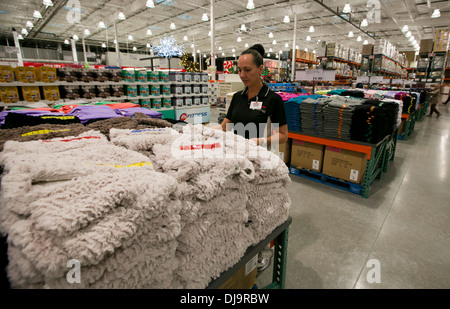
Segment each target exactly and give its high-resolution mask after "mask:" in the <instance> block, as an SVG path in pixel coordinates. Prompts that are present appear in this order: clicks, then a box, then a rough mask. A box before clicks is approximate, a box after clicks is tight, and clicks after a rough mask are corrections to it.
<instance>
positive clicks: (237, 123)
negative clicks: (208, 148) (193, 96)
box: [221, 44, 288, 146]
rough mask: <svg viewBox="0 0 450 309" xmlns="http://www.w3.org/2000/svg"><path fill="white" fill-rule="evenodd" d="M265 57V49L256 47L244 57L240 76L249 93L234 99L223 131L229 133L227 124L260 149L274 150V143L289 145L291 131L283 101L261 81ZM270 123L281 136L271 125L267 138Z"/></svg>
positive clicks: (242, 56)
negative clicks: (288, 127) (267, 127)
mask: <svg viewBox="0 0 450 309" xmlns="http://www.w3.org/2000/svg"><path fill="white" fill-rule="evenodd" d="M263 55H264V47H263V46H262V45H260V44H256V45H253V46H252V47H250V48H249V49H247V50H245V51H244V52H242V54H241V55H240V57H239V60H238V72H239V77H240V78H241V80H242V82H243V83H244V85H245V89H244V90H243V91H239V92H236V93H235V94H234V95H233V99H232V100H231V103H230V107H229V109H228V112H227V115H226V117H225V119H224V120H223V122H222V124H221V127H222V130H223V131H226V130H227V124H229V125H228V126H230V125H233V127H234V132H235V133H236V134H239V135H242V136H244V137H245V138H249V139H253V140H254V141H255V142H256V143H257V144H258V145H261V146H270V145H271V144H272V143H277V142H278V143H279V144H283V143H285V142H286V141H287V139H288V129H287V120H286V114H285V112H284V103H283V100H282V98H281V97H280V96H279V95H278V94H276V93H275V92H273V91H272V90H269V87H268V86H267V85H266V84H264V83H263V82H262V80H261V74H262V72H263ZM268 122H269V123H271V124H278V126H279V127H278V132H273V130H272V126H271V125H270V129H268V130H267V131H268V132H267V135H266V136H264V135H265V134H264V131H265V130H266V125H267V123H268ZM255 129H256V130H255Z"/></svg>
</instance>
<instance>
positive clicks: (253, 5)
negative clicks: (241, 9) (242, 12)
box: [247, 0, 255, 10]
mask: <svg viewBox="0 0 450 309" xmlns="http://www.w3.org/2000/svg"><path fill="white" fill-rule="evenodd" d="M254 8H255V4H254V3H253V0H248V2H247V10H253V9H254Z"/></svg>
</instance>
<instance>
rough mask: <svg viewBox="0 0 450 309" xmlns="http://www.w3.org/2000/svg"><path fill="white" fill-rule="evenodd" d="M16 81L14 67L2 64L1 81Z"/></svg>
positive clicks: (0, 69)
mask: <svg viewBox="0 0 450 309" xmlns="http://www.w3.org/2000/svg"><path fill="white" fill-rule="evenodd" d="M12 82H14V69H13V68H12V67H10V66H9V65H0V83H12Z"/></svg>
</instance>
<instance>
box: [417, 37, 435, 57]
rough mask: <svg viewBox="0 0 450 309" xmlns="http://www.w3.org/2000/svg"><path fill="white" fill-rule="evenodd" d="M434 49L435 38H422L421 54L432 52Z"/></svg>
mask: <svg viewBox="0 0 450 309" xmlns="http://www.w3.org/2000/svg"><path fill="white" fill-rule="evenodd" d="M432 51H433V39H424V40H420V50H419V52H420V53H421V54H425V53H431V52H432Z"/></svg>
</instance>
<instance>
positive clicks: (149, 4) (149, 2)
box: [145, 0, 155, 9]
mask: <svg viewBox="0 0 450 309" xmlns="http://www.w3.org/2000/svg"><path fill="white" fill-rule="evenodd" d="M145 6H146V7H148V8H150V9H153V8H154V7H155V4H154V3H153V0H148V1H147V3H146V4H145Z"/></svg>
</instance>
